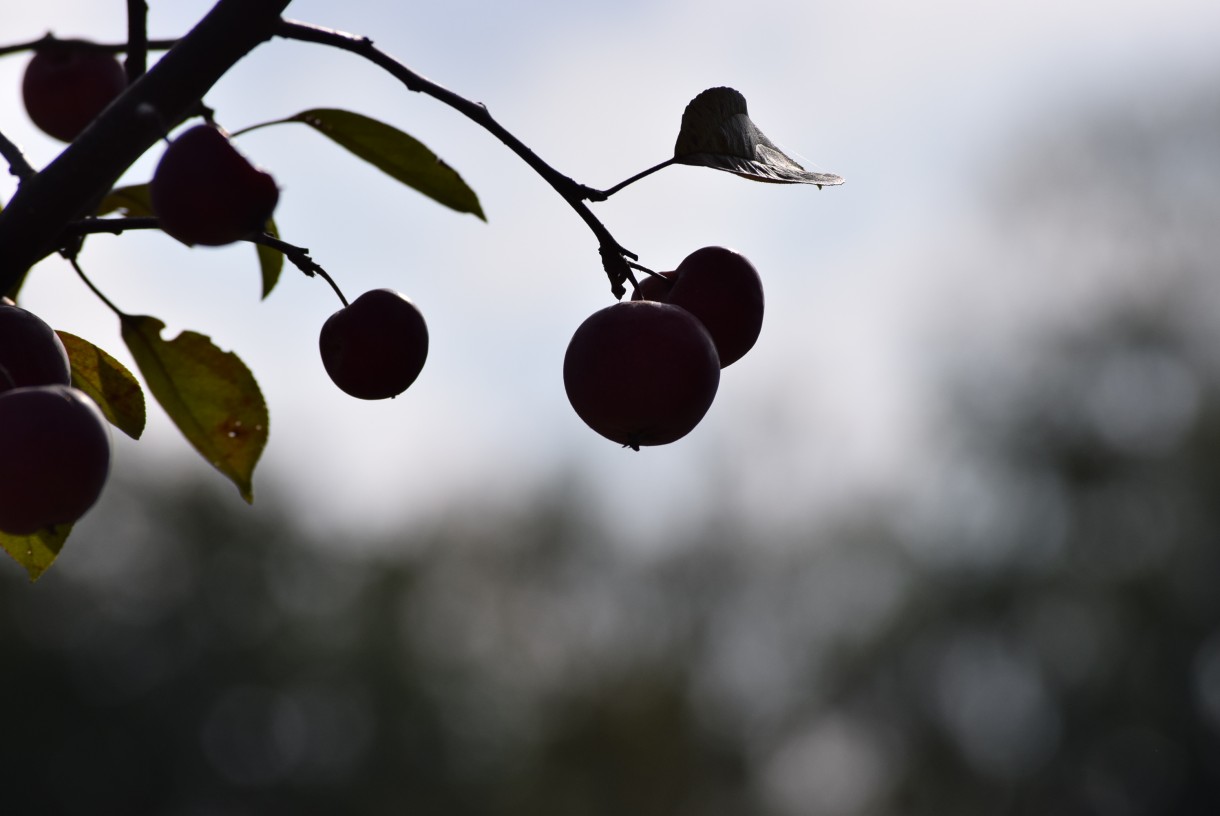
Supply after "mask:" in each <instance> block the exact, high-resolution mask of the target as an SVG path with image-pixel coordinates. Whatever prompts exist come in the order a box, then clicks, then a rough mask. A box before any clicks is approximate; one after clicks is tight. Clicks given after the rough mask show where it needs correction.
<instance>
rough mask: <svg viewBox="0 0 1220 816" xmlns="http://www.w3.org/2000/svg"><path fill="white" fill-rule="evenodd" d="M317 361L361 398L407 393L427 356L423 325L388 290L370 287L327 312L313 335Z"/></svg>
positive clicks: (419, 317) (408, 303) (414, 311)
mask: <svg viewBox="0 0 1220 816" xmlns="http://www.w3.org/2000/svg"><path fill="white" fill-rule="evenodd" d="M318 346H319V348H320V349H321V352H322V365H323V366H324V367H325V368H326V373H327V374H329V375H330V379H331V381H332V382H334V384H335V385H337V386H339V388H340V389H341V390H342V391H344V392H345V393H347V394H350V395H351V396H353V397H358V398H360V399H366V400H376V399H387V398H389V397H396V396H398V395H399V394H401V393H402V392H403V391H406V390H407V388H408V387H409V386H410V385H411V383H413V382H415V378H416V377H418V376H419V372H420V371H422V370H423V367H424V362H425V361H426V360H427V359H428V326H427V324H426V323H425V322H424V316H423V315H422V314H420V311H419V309H417V308H416V306H415V304H414V303H412V302H411V300H410V299H409V298H407V297H406V296H404V295H402V294H400V293H398V292H395V291H394V290H393V289H372V290H370V291H368V292H365V293H364V294H362V295H361V296H360V297H358V298H356V299H355V300H353V301H352V302H351V304H350V305H348V306H345V307H344V308H342V309H340V310H339V311H337V312H335V313H334V314H332V315H331V316H330V317H329V318H327V319H326V322H325V323H323V324H322V331H321V333H320V334H319V336H318Z"/></svg>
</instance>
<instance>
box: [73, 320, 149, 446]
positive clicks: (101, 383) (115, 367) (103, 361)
mask: <svg viewBox="0 0 1220 816" xmlns="http://www.w3.org/2000/svg"><path fill="white" fill-rule="evenodd" d="M58 334H59V339H60V340H62V341H63V344H64V348H66V349H67V350H68V359H69V360H70V361H71V363H72V385H73V386H74V387H76V388H79V389H80V390H81V391H84V392H85V393H86V394H88V395H89V396H90V397H92V398H93V401H94V402H96V403H97V406H98V407H99V408H101V409H102V413H103V414H104V415H105V417H106V419H108V420H110V424H112V425H114V427H116V428H118V429H119V430H120V431H122V432H123V433H125V434H127V435H128V436H130V437H131V438H132V439H139V438H140V434H142V433H144V423H145V419H146V411H145V407H144V391H143V390H142V389H141V388H140V383H139V381H138V380H137V379H136V378H135V376H134V375H132V373H131V372H130V371H128V370H127V367H126V366H124V365H123V364H122V363H120V362H119V361H118V360H116V359H114V358H113V357H111V356H110V355H109V354H107V353H106V352H105V351H103V350H102V349H100V348H98V347H97V346H95V345H93V344H92V343H90V342H89V341H88V340H82V339H81V338H79V337H77V336H76V335H74V334H69V333H68V332H65V331H61V332H58Z"/></svg>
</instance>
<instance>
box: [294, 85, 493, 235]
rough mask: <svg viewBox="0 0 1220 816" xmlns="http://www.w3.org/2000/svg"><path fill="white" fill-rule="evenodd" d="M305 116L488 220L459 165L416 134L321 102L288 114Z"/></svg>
mask: <svg viewBox="0 0 1220 816" xmlns="http://www.w3.org/2000/svg"><path fill="white" fill-rule="evenodd" d="M282 121H284V122H302V123H304V124H306V125H309V126H310V127H312V128H313V129H314V130H316V131H318V132H319V133H321V134H323V135H324V136H327V137H328V138H330V139H332V140H333V141H334V142H335V143H337V144H339V145H341V146H343V147H345V148H347V150H349V151H350V152H351V153H352V154H354V155H356V156H359V157H360V158H362V159H364V160H365V161H367V162H369V163H370V164H372V165H374V166H375V167H377V168H379V169H380V170H382V171H384V172H386V173H388V174H389V175H390V176H392V177H393V178H395V179H397V180H398V181H401V182H402V183H403V184H405V185H407V186H408V187H411V188H412V189H414V190H417V191H419V192H421V193H423V194H424V195H426V196H428V197H429V198H431V199H433V200H434V201H436V202H438V203H440V204H444V205H445V206H446V207H450V208H452V209H454V210H457V211H458V212H463V213H473V214H474V215H477V216H478V217H479V218H482V219H483V220H484V221H486V220H487V218H486V217H485V216H484V215H483V208H482V207H481V206H480V205H479V199H478V196H476V195H475V193H474V190H471V189H470V187H468V186H467V184H466V182H465V181H463V180H462V177H461V176H459V175H458V173H457V171H456V170H454V169H453V168H452V167H450V166H449V165H447V164H445V162H443V161H442V160H441V159H440V158H438V157H437V155H436V154H435V153H433V152H432V151H431V150H429V149H428V148H427V147H425V146H424V145H423V143H421V142H419V141H418V140H417V139H415V138H414V137H413V136H408V135H407V134H406V133H403V132H402V131H401V130H398V129H397V128H395V127H392V126H390V125H387V124H386V123H384V122H379V121H377V120H376V119H370V118H369V117H367V116H362V115H361V114H358V113H352V112H351V111H345V110H336V109H334V108H316V109H314V110H307V111H302V112H301V113H298V114H297V115H296V116H290V117H289V118H287V119H284V120H282Z"/></svg>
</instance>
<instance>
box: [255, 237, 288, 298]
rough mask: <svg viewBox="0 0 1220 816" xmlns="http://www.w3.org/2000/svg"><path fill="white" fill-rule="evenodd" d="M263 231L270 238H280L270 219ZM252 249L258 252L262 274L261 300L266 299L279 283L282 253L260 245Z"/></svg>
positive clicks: (281, 269) (282, 262)
mask: <svg viewBox="0 0 1220 816" xmlns="http://www.w3.org/2000/svg"><path fill="white" fill-rule="evenodd" d="M263 231H264V232H266V233H267V234H268V235H270V236H271V237H272V238H279V237H280V232H279V229H278V228H277V227H276V226H275V221H274V220H272V219H270V218H268V219H267V223H266V225H265V226H264V227H263ZM254 248H255V249H257V250H258V268H259V269H260V270H261V271H262V273H263V298H264V299H266V297H267V295H269V294H271V290H272V289H274V288H275V285H276V284H277V283H278V282H279V280H280V273H281V272H283V271H284V253H282V252H280V251H279V250H275V249H272V248H271V247H268V246H263V245H262V244H255V245H254Z"/></svg>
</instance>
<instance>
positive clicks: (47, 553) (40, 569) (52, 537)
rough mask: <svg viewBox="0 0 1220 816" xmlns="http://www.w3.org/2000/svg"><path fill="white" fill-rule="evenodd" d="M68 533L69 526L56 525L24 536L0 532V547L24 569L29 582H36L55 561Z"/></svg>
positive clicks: (70, 527)
mask: <svg viewBox="0 0 1220 816" xmlns="http://www.w3.org/2000/svg"><path fill="white" fill-rule="evenodd" d="M70 532H72V525H71V524H58V525H56V526H54V527H51V528H49V529H46V530H41V531H39V532H37V533H34V534H33V535H26V536H18V535H9V534H8V533H4V532H0V547H3V548H4V551H5V552H6V553H8V554H9V555H11V556H12V557H13V559H14V560H15V561H16V562H17V563H18V564H20V565H21V566H22V567H24V568H25V571H26V573H27V574H28V575H29V576H30V580H31V581H37V580H38V578H39V577H40V576H41V575H42V574H43V573H44V572H46V570H47V568H48V567H50V566H51V564H52V563H53V562H54V561H55V558H56V556H58V555H59V551H60V550H61V549H63V546H64V542H65V541H67V540H68V533H70Z"/></svg>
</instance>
